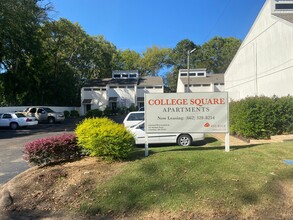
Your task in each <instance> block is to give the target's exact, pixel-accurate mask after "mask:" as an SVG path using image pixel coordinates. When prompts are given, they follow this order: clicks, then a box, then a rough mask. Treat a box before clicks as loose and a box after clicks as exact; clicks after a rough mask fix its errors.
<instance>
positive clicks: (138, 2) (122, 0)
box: [45, 0, 265, 53]
mask: <svg viewBox="0 0 293 220" xmlns="http://www.w3.org/2000/svg"><path fill="white" fill-rule="evenodd" d="M45 1H47V2H48V1H49V2H51V4H52V5H53V6H54V11H52V12H51V13H50V17H51V18H53V19H54V20H58V19H59V18H61V17H62V18H66V19H68V20H70V21H71V22H73V23H75V22H77V23H79V25H80V26H81V27H82V28H83V30H84V31H85V32H86V33H87V34H89V35H91V36H96V35H103V36H104V37H105V39H106V40H107V41H110V42H111V43H113V44H114V45H115V46H116V47H117V48H118V49H121V50H126V49H130V50H135V51H137V52H139V53H142V52H143V51H145V50H146V49H147V48H150V47H152V46H158V47H160V48H163V47H169V48H174V47H175V46H176V44H177V43H179V42H180V41H181V40H184V39H189V40H191V41H193V42H194V43H195V44H197V45H202V44H203V43H205V42H207V41H209V40H210V39H211V38H213V37H215V36H220V37H236V38H239V39H241V40H244V38H245V36H246V34H247V33H248V31H249V29H250V28H251V26H252V24H253V22H254V20H255V19H256V17H257V15H258V13H259V12H260V10H261V8H262V6H263V4H264V3H265V0H45Z"/></svg>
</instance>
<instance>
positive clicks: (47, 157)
mask: <svg viewBox="0 0 293 220" xmlns="http://www.w3.org/2000/svg"><path fill="white" fill-rule="evenodd" d="M23 153H24V155H23V158H24V159H25V160H26V161H28V162H29V163H30V164H32V165H46V164H50V163H55V162H60V161H65V160H69V159H74V158H80V157H81V155H82V148H80V147H78V145H77V143H76V137H75V135H73V134H63V135H61V136H54V137H47V138H41V139H38V140H35V141H32V142H29V143H27V144H26V145H25V146H24V150H23Z"/></svg>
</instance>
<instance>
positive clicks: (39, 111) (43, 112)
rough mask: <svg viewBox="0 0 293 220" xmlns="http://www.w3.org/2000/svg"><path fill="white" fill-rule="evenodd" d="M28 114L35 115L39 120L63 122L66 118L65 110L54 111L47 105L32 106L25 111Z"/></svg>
mask: <svg viewBox="0 0 293 220" xmlns="http://www.w3.org/2000/svg"><path fill="white" fill-rule="evenodd" d="M23 113H24V114H25V115H26V116H30V117H35V118H36V120H38V121H39V122H48V123H50V124H52V123H55V122H63V121H64V119H65V116H64V113H63V112H54V111H53V110H52V109H50V108H47V107H31V108H27V109H25V110H24V111H23Z"/></svg>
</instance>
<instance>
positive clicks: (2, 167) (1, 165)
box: [0, 118, 81, 185]
mask: <svg viewBox="0 0 293 220" xmlns="http://www.w3.org/2000/svg"><path fill="white" fill-rule="evenodd" d="M80 120H81V119H80V118H77V119H75V118H74V119H66V120H65V121H64V122H63V123H56V124H38V125H37V126H34V127H31V128H25V129H22V128H21V129H17V130H11V129H9V128H0V152H1V153H0V185H1V184H4V183H6V182H8V181H9V180H10V179H12V178H13V177H15V176H16V175H17V174H19V173H21V172H23V171H25V170H27V169H28V168H29V165H28V163H27V162H26V161H24V160H23V159H22V155H23V153H22V150H23V147H24V145H25V144H26V143H28V142H31V141H34V140H36V139H39V138H44V137H49V136H56V135H61V134H63V133H67V132H70V133H72V132H74V129H75V128H76V125H77V124H78V123H79V122H80Z"/></svg>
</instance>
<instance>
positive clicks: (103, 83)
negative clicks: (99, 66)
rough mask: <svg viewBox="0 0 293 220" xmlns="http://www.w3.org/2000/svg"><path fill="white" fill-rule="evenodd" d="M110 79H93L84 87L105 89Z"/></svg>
mask: <svg viewBox="0 0 293 220" xmlns="http://www.w3.org/2000/svg"><path fill="white" fill-rule="evenodd" d="M111 79H112V78H104V79H93V80H89V81H87V82H86V83H85V85H84V87H92V86H103V87H105V86H106V85H107V84H108V82H109V81H110V80H111Z"/></svg>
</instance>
